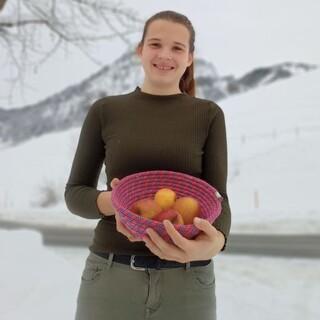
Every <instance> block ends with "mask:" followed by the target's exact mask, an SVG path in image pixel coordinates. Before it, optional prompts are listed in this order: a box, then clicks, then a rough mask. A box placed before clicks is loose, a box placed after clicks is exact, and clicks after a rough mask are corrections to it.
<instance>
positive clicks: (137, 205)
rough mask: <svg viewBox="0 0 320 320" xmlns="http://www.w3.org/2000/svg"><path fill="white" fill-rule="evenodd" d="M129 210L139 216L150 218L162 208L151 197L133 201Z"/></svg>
mask: <svg viewBox="0 0 320 320" xmlns="http://www.w3.org/2000/svg"><path fill="white" fill-rule="evenodd" d="M130 211H133V212H134V213H136V214H139V215H140V216H141V217H144V218H147V219H152V218H153V217H154V216H156V215H157V214H158V213H160V212H161V211H162V208H161V207H160V206H159V205H158V204H157V203H156V202H155V200H154V199H152V198H143V199H140V200H137V201H136V202H134V204H133V205H132V206H131V209H130Z"/></svg>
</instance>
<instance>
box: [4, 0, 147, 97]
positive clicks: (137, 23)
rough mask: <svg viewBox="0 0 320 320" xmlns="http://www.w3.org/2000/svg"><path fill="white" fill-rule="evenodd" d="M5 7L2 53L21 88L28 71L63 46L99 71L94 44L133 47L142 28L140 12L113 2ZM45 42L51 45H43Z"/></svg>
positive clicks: (18, 0) (51, 1) (14, 0)
mask: <svg viewBox="0 0 320 320" xmlns="http://www.w3.org/2000/svg"><path fill="white" fill-rule="evenodd" d="M5 4H6V6H5V10H2V11H1V12H0V51H2V52H5V54H6V56H7V58H8V59H9V65H10V67H12V68H13V69H14V70H15V74H16V78H13V79H15V81H16V82H18V83H19V86H20V85H22V86H23V85H24V82H23V79H24V73H25V72H26V70H29V69H30V68H34V67H36V68H40V67H41V66H43V64H45V63H46V62H47V61H48V60H49V59H51V58H52V57H53V56H54V55H55V54H57V52H59V51H60V50H61V48H62V47H63V46H65V48H66V49H67V48H68V47H69V46H70V47H73V48H76V49H77V50H79V51H80V52H82V53H83V54H85V55H86V56H87V57H88V59H90V60H91V61H92V62H94V63H95V64H97V65H100V66H101V65H103V62H101V61H99V60H98V59H97V57H95V56H94V54H93V53H92V49H93V48H94V47H95V45H96V44H97V43H98V42H100V41H106V40H110V39H115V38H119V39H121V40H122V41H123V42H124V43H125V44H126V45H127V46H128V47H132V43H131V40H130V37H129V36H130V35H132V34H133V33H136V32H140V31H141V25H142V24H143V20H142V19H140V18H139V17H138V16H139V14H138V12H135V11H134V10H132V8H124V7H123V6H122V4H121V2H115V1H107V0H103V1H101V0H64V1H55V0H45V1H38V0H11V1H9V2H7V3H6V1H3V0H0V10H1V9H3V8H4V5H5ZM5 14H6V15H5ZM48 38H49V39H51V42H52V45H50V46H48V45H47V43H44V42H43V41H42V39H48ZM10 81H12V79H10ZM14 87H15V85H13V86H12V88H14ZM10 91H11V92H12V90H10Z"/></svg>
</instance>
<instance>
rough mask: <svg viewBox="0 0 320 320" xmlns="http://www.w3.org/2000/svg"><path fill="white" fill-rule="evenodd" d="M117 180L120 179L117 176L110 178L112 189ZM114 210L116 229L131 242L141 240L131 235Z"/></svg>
mask: <svg viewBox="0 0 320 320" xmlns="http://www.w3.org/2000/svg"><path fill="white" fill-rule="evenodd" d="M119 182H120V180H119V179H118V178H114V179H112V181H111V184H110V185H111V188H112V189H113V188H114V187H115V186H116V185H117V184H118V183H119ZM114 212H115V213H114V216H115V218H116V225H117V231H118V232H120V233H122V234H123V235H125V236H126V237H127V238H128V239H129V240H130V241H131V242H137V241H143V240H141V239H138V238H136V237H135V236H134V235H132V234H131V233H130V231H129V230H128V229H127V228H126V227H125V226H124V225H123V224H122V222H121V221H120V216H119V212H118V211H117V210H116V209H114Z"/></svg>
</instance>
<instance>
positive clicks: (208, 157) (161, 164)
mask: <svg viewBox="0 0 320 320" xmlns="http://www.w3.org/2000/svg"><path fill="white" fill-rule="evenodd" d="M103 164H105V174H106V177H107V188H106V190H107V191H111V190H112V188H111V185H110V183H111V181H112V179H113V178H118V179H121V178H123V177H125V176H127V175H129V174H132V173H136V172H141V171H147V170H173V171H178V172H182V173H187V174H189V175H192V176H195V177H197V178H201V179H203V180H205V181H206V182H208V183H209V184H210V185H212V186H213V187H215V188H216V189H217V190H218V191H219V193H220V194H221V195H222V197H223V201H222V212H221V214H220V216H219V217H218V218H217V219H216V220H215V221H214V222H213V223H212V224H213V225H214V226H215V227H216V228H217V229H218V230H220V231H221V232H222V233H223V234H224V236H225V238H226V243H227V238H228V235H229V232H230V225H231V211H230V206H229V200H228V195H227V171H228V162H227V139H226V126H225V117H224V112H223V110H222V109H221V107H219V106H218V105H217V104H216V103H215V102H213V101H211V100H207V99H201V98H198V97H192V96H190V95H188V94H186V93H177V94H170V95H154V94H150V93H146V92H144V91H141V88H140V87H139V86H137V87H136V89H135V90H133V91H132V92H129V93H126V94H121V95H113V96H107V97H104V98H101V99H98V100H96V101H95V102H94V103H93V104H92V105H91V106H90V107H89V110H88V112H87V114H86V117H85V119H84V122H83V125H82V128H81V131H80V136H79V140H78V145H77V148H76V152H75V155H74V159H73V163H72V166H71V172H70V175H69V179H68V181H67V183H66V187H65V193H64V197H65V202H66V205H67V208H68V210H69V211H70V212H71V213H73V214H75V215H78V216H80V217H83V218H86V219H99V221H98V223H97V226H96V227H95V230H94V237H93V241H92V243H91V245H90V246H89V249H90V251H93V252H114V253H118V254H130V255H131V254H135V255H147V256H154V254H153V253H152V252H151V251H150V250H149V249H148V248H147V247H146V246H145V243H144V242H143V241H139V242H131V241H129V239H128V238H127V237H126V236H124V235H123V234H122V233H120V232H118V231H117V229H116V221H115V216H114V215H111V216H105V215H103V214H102V213H101V212H100V210H99V208H98V206H97V197H98V195H99V193H100V192H102V191H106V190H97V184H98V178H99V176H100V173H101V169H102V165H103ZM226 243H225V246H224V247H223V249H222V251H223V250H225V247H226Z"/></svg>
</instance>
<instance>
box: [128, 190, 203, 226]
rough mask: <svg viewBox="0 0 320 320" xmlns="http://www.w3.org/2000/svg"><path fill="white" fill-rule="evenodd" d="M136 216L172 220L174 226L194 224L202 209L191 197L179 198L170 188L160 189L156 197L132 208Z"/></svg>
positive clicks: (138, 203)
mask: <svg viewBox="0 0 320 320" xmlns="http://www.w3.org/2000/svg"><path fill="white" fill-rule="evenodd" d="M130 211H132V212H133V213H135V214H138V215H140V216H142V217H144V218H146V219H152V220H155V221H163V220H165V219H167V220H170V221H171V222H172V223H173V224H193V219H194V217H197V216H200V212H201V207H200V203H199V201H198V200H197V199H195V198H194V197H191V196H184V197H180V198H177V195H176V192H175V191H174V190H172V189H170V188H161V189H159V190H158V191H157V192H156V193H155V195H154V197H153V198H152V197H148V198H143V199H140V200H137V201H135V202H134V203H133V205H132V206H131V208H130Z"/></svg>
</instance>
